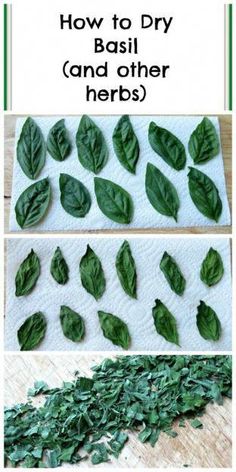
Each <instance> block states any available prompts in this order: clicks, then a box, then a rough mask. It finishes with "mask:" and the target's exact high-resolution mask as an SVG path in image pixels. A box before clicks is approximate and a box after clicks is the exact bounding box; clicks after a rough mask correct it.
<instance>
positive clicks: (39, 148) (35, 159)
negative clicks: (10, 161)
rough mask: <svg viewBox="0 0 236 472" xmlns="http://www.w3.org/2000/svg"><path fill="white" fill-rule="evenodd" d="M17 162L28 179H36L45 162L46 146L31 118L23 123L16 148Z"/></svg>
mask: <svg viewBox="0 0 236 472" xmlns="http://www.w3.org/2000/svg"><path fill="white" fill-rule="evenodd" d="M16 154H17V160H18V162H19V164H20V166H21V168H22V170H23V172H24V173H25V175H27V177H29V179H33V180H34V179H36V178H37V177H38V175H39V173H40V171H41V170H42V168H43V166H44V164H45V160H46V145H45V142H44V139H43V135H42V133H41V130H40V128H39V126H38V125H37V124H36V123H35V121H34V120H33V119H32V118H30V117H29V118H27V120H26V121H25V123H24V125H23V127H22V130H21V134H20V138H19V140H18V143H17V148H16Z"/></svg>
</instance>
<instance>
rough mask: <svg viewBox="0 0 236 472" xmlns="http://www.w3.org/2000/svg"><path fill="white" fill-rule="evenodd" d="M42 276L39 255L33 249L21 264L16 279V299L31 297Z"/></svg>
mask: <svg viewBox="0 0 236 472" xmlns="http://www.w3.org/2000/svg"><path fill="white" fill-rule="evenodd" d="M39 275H40V261H39V258H38V256H37V254H36V253H35V252H34V250H33V249H31V251H30V253H29V254H28V256H27V257H26V259H24V261H23V262H22V263H21V265H20V267H19V269H18V271H17V274H16V278H15V285H16V291H15V294H16V297H21V296H23V295H29V293H30V292H32V290H33V288H34V287H35V285H36V282H37V280H38V278H39Z"/></svg>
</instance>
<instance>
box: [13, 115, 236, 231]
mask: <svg viewBox="0 0 236 472" xmlns="http://www.w3.org/2000/svg"><path fill="white" fill-rule="evenodd" d="M118 118H119V117H118V116H95V117H93V119H94V121H95V122H96V123H97V125H98V126H99V127H100V128H101V130H102V132H103V133H104V136H105V139H106V142H107V145H108V149H109V160H108V162H107V164H106V166H105V167H104V169H103V170H102V171H101V173H100V174H99V177H102V178H105V179H110V180H112V181H114V182H115V183H117V184H119V185H121V186H122V187H124V188H125V189H126V190H128V191H129V193H130V194H131V196H132V198H133V202H134V217H133V220H132V222H131V223H130V224H129V225H120V224H118V223H115V222H113V221H111V220H109V219H108V218H107V217H106V216H105V215H103V213H102V212H101V211H100V209H99V207H98V205H97V201H96V197H95V194H94V183H93V181H94V174H93V173H92V172H89V171H88V170H86V169H84V168H83V166H82V165H81V164H80V162H79V160H78V157H77V150H76V145H75V135H76V132H77V129H78V126H79V122H80V116H77V117H67V118H66V119H65V125H66V127H67V128H68V130H69V133H70V138H71V140H72V143H73V151H72V153H71V155H70V156H69V157H68V158H67V159H66V160H65V161H63V162H57V161H55V160H54V159H53V158H52V157H51V156H50V155H49V154H47V159H46V164H45V166H44V168H43V170H42V172H41V173H40V176H39V178H38V180H39V179H42V178H44V177H47V176H49V177H50V182H51V186H52V192H53V197H52V203H51V206H50V209H49V211H48V213H47V215H46V217H45V218H44V219H43V220H42V222H41V223H39V224H38V225H37V226H35V227H32V228H30V229H29V230H28V231H31V232H32V231H38V230H40V231H52V230H55V231H57V230H60V231H61V230H65V231H67V230H86V229H106V228H111V229H117V228H159V227H160V228H163V227H183V226H215V225H217V224H218V225H227V224H230V213H229V206H228V201H227V194H226V187H225V178H224V167H223V159H222V152H220V154H219V155H218V156H217V157H215V158H214V159H212V160H211V161H210V162H208V163H207V164H205V165H202V166H198V168H199V169H200V170H201V171H203V172H204V173H206V174H207V175H208V176H209V177H210V178H211V179H213V181H214V182H215V184H216V186H217V188H218V189H219V193H220V197H221V199H222V203H223V210H222V214H221V217H220V220H219V222H218V223H215V222H214V221H212V220H209V219H208V218H206V217H205V216H204V215H202V214H201V213H200V212H199V211H198V210H197V208H196V207H195V205H194V204H193V202H192V200H191V198H190V195H189V191H188V178H187V173H188V166H192V165H193V161H192V159H191V157H190V155H189V154H188V151H187V149H188V140H189V137H190V135H191V133H192V131H193V130H194V129H195V127H196V126H197V124H198V123H199V122H200V121H201V120H202V117H186V116H171V117H169V116H132V117H131V121H132V124H133V127H134V130H135V133H136V134H137V137H138V140H139V144H140V157H139V161H138V164H137V172H136V175H132V174H130V173H129V172H128V171H127V170H125V169H124V168H123V167H122V166H121V164H120V162H119V161H118V159H117V157H116V156H115V154H114V151H113V146H112V133H113V130H114V127H115V125H116V123H117V121H118ZM34 119H35V121H36V122H37V124H38V125H39V126H40V128H41V130H42V132H43V134H44V138H45V139H46V138H47V135H48V132H49V130H50V128H51V127H52V126H53V125H54V124H55V123H56V121H57V120H59V119H60V117H39V118H34ZM210 119H211V120H212V122H213V123H214V125H215V127H216V130H217V133H218V135H219V136H220V130H219V122H218V119H217V118H213V117H210ZM24 121H25V119H22V118H19V119H18V120H17V125H16V139H15V144H16V143H17V141H18V138H19V136H20V132H21V128H22V125H23V123H24ZM150 121H155V122H156V123H157V124H159V125H160V126H162V127H165V128H168V129H169V130H170V131H171V132H173V133H174V134H176V136H178V138H179V139H181V141H182V142H183V144H184V145H185V149H186V152H187V165H186V167H185V169H184V170H183V171H180V172H178V171H176V170H174V169H172V168H171V167H170V166H168V164H166V163H165V162H164V161H163V159H162V158H161V157H160V156H158V155H157V154H156V153H155V152H154V151H153V150H152V148H151V146H150V144H149V142H148V125H149V123H150ZM147 162H151V163H153V164H154V165H155V166H157V167H158V168H159V169H160V170H161V171H162V172H163V173H164V174H165V175H166V177H167V178H168V179H170V180H171V181H172V182H173V184H174V185H175V186H176V189H177V191H178V194H179V198H180V204H181V206H180V209H179V212H178V223H175V221H174V219H173V218H169V217H166V216H163V215H160V214H159V213H158V212H157V211H156V210H155V209H154V208H153V207H152V205H151V204H150V202H149V200H148V198H147V196H146V192H145V172H146V165H147ZM63 172H65V173H67V174H70V175H72V176H73V177H75V178H78V179H79V180H81V181H82V182H83V183H84V184H85V185H86V187H87V188H88V189H89V191H90V194H91V197H92V206H91V209H90V211H89V213H88V214H87V215H86V216H85V218H74V217H73V216H71V215H69V214H68V213H66V212H65V210H64V209H63V208H62V206H61V204H60V191H59V183H58V179H59V174H60V173H63ZM32 183H33V181H31V180H30V179H28V178H27V177H26V175H25V174H24V172H23V171H22V169H21V167H20V165H19V163H18V162H17V159H16V153H15V159H14V173H13V186H12V200H11V214H10V230H11V231H19V230H20V227H19V226H18V224H17V222H16V219H15V211H14V207H15V204H16V201H17V199H18V197H19V196H20V194H21V193H22V191H23V190H25V189H26V188H27V187H28V186H29V185H31V184H32Z"/></svg>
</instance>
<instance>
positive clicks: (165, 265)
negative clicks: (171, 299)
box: [160, 251, 186, 295]
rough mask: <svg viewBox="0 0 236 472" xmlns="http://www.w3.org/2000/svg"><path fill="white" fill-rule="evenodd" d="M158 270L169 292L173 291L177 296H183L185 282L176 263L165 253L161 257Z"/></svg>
mask: <svg viewBox="0 0 236 472" xmlns="http://www.w3.org/2000/svg"><path fill="white" fill-rule="evenodd" d="M160 269H161V271H162V272H163V274H164V276H165V278H166V280H167V282H168V284H169V286H170V288H171V290H173V292H175V293H176V294H177V295H183V293H184V290H185V286H186V280H185V278H184V276H183V274H182V272H181V270H180V268H179V266H178V264H177V263H176V261H175V260H174V259H173V257H171V256H170V255H169V254H168V252H166V251H165V252H164V254H163V256H162V259H161V262H160Z"/></svg>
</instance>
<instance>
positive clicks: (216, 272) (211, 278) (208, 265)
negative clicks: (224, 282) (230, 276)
mask: <svg viewBox="0 0 236 472" xmlns="http://www.w3.org/2000/svg"><path fill="white" fill-rule="evenodd" d="M223 274H224V266H223V261H222V259H221V256H220V254H219V253H218V252H217V251H216V250H215V249H213V248H212V247H211V248H210V249H209V251H208V253H207V255H206V257H205V259H204V260H203V262H202V265H201V271H200V278H201V280H202V282H204V283H205V284H206V285H208V287H212V285H215V284H217V283H218V282H219V281H220V280H221V279H222V277H223Z"/></svg>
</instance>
